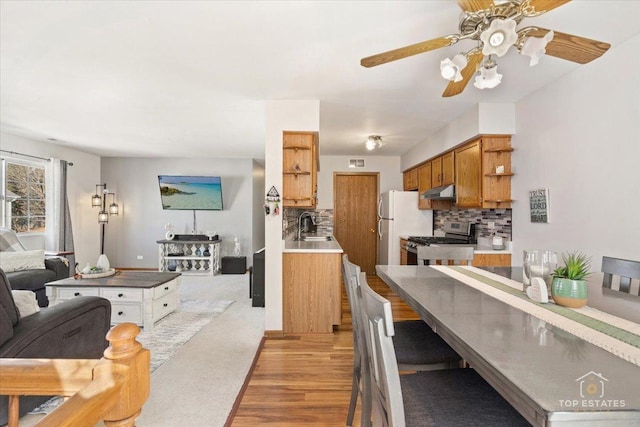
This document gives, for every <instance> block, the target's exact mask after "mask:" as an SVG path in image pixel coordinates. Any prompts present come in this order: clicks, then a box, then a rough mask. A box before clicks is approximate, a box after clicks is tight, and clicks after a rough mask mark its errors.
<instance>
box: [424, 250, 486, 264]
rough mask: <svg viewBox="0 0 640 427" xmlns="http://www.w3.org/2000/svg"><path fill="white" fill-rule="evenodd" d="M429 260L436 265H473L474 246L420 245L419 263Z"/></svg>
mask: <svg viewBox="0 0 640 427" xmlns="http://www.w3.org/2000/svg"><path fill="white" fill-rule="evenodd" d="M424 261H429V264H430V265H435V264H436V263H437V262H438V261H439V262H440V263H441V264H442V265H471V262H472V261H473V247H472V246H418V265H422V264H425V262H424Z"/></svg>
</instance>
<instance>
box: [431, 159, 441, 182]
mask: <svg viewBox="0 0 640 427" xmlns="http://www.w3.org/2000/svg"><path fill="white" fill-rule="evenodd" d="M441 185H442V157H438V158H435V159H433V160H431V187H432V188H433V187H440V186H441Z"/></svg>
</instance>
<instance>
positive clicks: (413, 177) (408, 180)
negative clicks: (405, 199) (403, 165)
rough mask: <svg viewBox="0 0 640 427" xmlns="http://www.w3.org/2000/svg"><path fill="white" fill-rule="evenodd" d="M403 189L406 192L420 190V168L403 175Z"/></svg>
mask: <svg viewBox="0 0 640 427" xmlns="http://www.w3.org/2000/svg"><path fill="white" fill-rule="evenodd" d="M402 184H403V185H402V188H403V189H404V191H413V190H417V189H418V168H413V169H411V170H408V171H406V172H405V173H404V174H403V175H402Z"/></svg>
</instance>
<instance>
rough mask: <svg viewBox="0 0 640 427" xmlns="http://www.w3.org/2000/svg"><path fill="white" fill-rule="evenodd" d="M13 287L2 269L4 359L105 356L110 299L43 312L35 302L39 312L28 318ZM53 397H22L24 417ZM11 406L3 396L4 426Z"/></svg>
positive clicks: (0, 417) (0, 345) (0, 419)
mask: <svg viewBox="0 0 640 427" xmlns="http://www.w3.org/2000/svg"><path fill="white" fill-rule="evenodd" d="M11 288H12V286H11V285H10V281H9V279H8V278H7V275H6V274H5V273H4V271H3V270H2V269H0V358H46V359H99V358H101V357H102V355H103V352H104V350H105V348H107V346H108V342H107V341H106V338H105V335H106V334H107V332H108V331H109V328H110V323H111V303H110V302H109V300H107V299H104V298H100V297H78V298H74V299H72V300H69V301H64V302H62V303H60V304H56V305H55V306H52V307H47V308H42V309H39V308H38V307H37V304H36V303H35V301H33V306H34V307H36V309H37V311H36V312H35V313H34V314H30V315H28V316H26V317H24V316H21V313H20V308H19V307H18V306H17V305H16V303H15V300H14V297H13V294H12V289H11ZM27 294H29V293H27ZM29 295H30V294H29ZM31 298H32V299H33V296H32V297H31ZM0 369H1V361H0ZM50 397H51V396H23V397H21V398H20V416H22V415H24V414H25V413H27V412H28V411H30V410H32V409H33V408H35V407H36V406H38V405H40V404H41V403H43V402H45V401H47V400H48V399H49V398H50ZM7 405H8V397H7V396H0V425H3V424H5V423H6V422H7V410H8V407H7Z"/></svg>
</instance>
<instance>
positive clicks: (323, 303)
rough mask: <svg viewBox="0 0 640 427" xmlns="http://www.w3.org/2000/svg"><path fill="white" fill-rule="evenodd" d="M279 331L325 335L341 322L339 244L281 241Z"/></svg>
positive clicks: (340, 258) (332, 239) (330, 241)
mask: <svg viewBox="0 0 640 427" xmlns="http://www.w3.org/2000/svg"><path fill="white" fill-rule="evenodd" d="M282 252H283V253H282V276H283V280H282V295H283V304H282V309H283V314H282V316H283V319H282V320H283V322H282V324H283V332H284V333H285V334H294V335H295V334H328V333H332V332H333V327H334V325H340V323H341V321H342V274H341V272H342V270H341V267H340V266H341V262H342V253H343V250H342V247H340V244H339V243H338V242H337V241H336V240H335V239H334V238H333V236H331V240H324V241H301V240H294V239H293V238H288V239H285V240H283V249H282Z"/></svg>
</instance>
